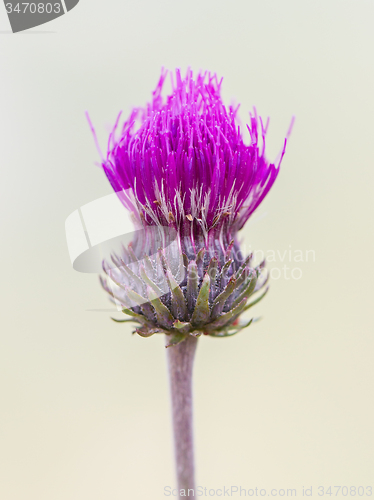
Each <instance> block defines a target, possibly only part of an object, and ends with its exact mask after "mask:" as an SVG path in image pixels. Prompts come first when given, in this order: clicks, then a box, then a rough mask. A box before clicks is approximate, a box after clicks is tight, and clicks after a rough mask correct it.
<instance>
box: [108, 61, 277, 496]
mask: <svg viewBox="0 0 374 500" xmlns="http://www.w3.org/2000/svg"><path fill="white" fill-rule="evenodd" d="M166 76H167V73H166V72H163V73H162V74H161V78H160V80H159V82H158V85H157V87H156V89H155V90H154V92H153V98H152V101H151V103H150V104H148V105H147V107H146V108H141V109H134V110H133V111H132V113H131V114H130V117H129V118H128V119H127V120H126V121H125V122H124V124H123V126H122V129H121V131H120V133H118V121H119V118H118V120H117V123H116V125H115V127H114V129H113V131H112V134H111V135H110V138H109V150H108V154H107V158H106V160H105V161H103V165H102V166H103V169H104V171H105V174H106V176H107V177H108V179H109V181H110V183H111V185H112V187H113V189H114V190H115V191H116V193H117V195H118V197H119V198H120V200H121V201H122V203H123V204H124V206H125V207H126V208H127V209H128V210H129V211H130V212H131V214H132V218H133V221H134V224H135V229H136V231H135V233H134V238H133V241H132V243H130V245H129V246H128V247H127V248H125V247H123V250H122V252H121V253H120V254H118V255H117V254H113V255H112V263H110V262H104V263H103V269H104V271H105V273H106V275H107V278H101V281H102V285H103V287H104V288H105V289H106V290H107V292H108V293H109V294H110V296H111V299H112V300H113V301H115V302H116V303H117V304H119V305H120V307H121V308H122V310H123V312H124V313H126V314H128V315H129V316H130V317H131V318H130V319H125V320H115V321H121V322H122V321H134V322H136V323H137V324H138V326H137V328H136V330H135V331H136V332H137V333H138V334H139V335H141V336H143V337H149V336H150V335H153V334H155V333H164V334H166V338H167V345H166V346H167V347H171V346H172V348H171V349H168V351H167V352H168V364H169V374H170V387H171V400H172V412H173V426H174V442H175V457H176V470H177V478H178V487H179V494H180V498H184V497H186V496H190V491H191V490H192V492H191V493H192V495H194V494H195V489H194V459H193V436H192V434H193V433H192V382H191V381H192V366H193V359H194V354H195V350H196V344H197V337H199V336H200V335H202V334H205V335H211V336H215V337H224V336H231V335H233V334H235V333H236V332H238V331H239V330H241V329H242V328H244V327H246V326H248V325H249V324H250V323H251V321H252V320H250V321H247V322H240V320H239V316H240V315H241V314H242V313H243V312H244V311H246V310H247V309H249V308H250V307H252V306H253V305H254V304H256V303H257V302H258V301H259V300H261V298H262V297H263V296H264V295H265V293H266V291H267V288H266V289H265V290H264V291H261V292H260V290H262V289H264V287H265V285H266V281H267V280H266V277H264V275H263V274H262V272H261V271H262V269H263V266H264V263H262V264H260V265H259V266H257V267H253V265H252V256H251V255H249V256H246V257H244V256H243V255H242V254H241V252H240V248H239V243H238V237H237V235H238V231H239V230H240V229H241V228H242V227H243V226H244V224H245V222H246V221H247V220H248V218H249V217H250V215H251V214H252V213H253V212H254V210H256V208H257V207H258V206H259V204H260V203H261V202H262V200H263V199H264V197H265V196H266V194H267V193H268V192H269V190H270V188H271V186H272V185H273V184H274V181H275V179H276V177H277V175H278V172H279V166H280V163H281V161H282V158H283V155H284V152H285V147H286V142H285V144H284V147H283V150H282V151H281V154H280V158H279V161H278V162H277V163H276V164H275V163H274V164H273V163H269V162H268V161H267V160H266V158H265V135H266V129H267V125H268V124H266V126H264V125H263V122H262V120H261V118H258V117H257V114H256V112H254V115H253V116H251V117H250V124H249V125H247V129H248V132H249V143H248V144H246V143H245V141H244V139H243V136H242V132H241V129H240V126H239V122H238V118H237V112H238V108H233V107H231V106H230V107H228V108H226V107H225V105H224V104H223V102H222V98H221V85H222V80H220V81H218V79H217V76H216V75H212V74H210V73H199V74H198V75H197V76H196V78H195V79H194V78H193V74H192V71H190V70H188V71H187V74H186V77H185V78H184V79H182V77H181V75H180V72H179V71H178V70H177V71H176V73H175V79H173V75H171V82H172V92H171V94H170V95H169V96H168V97H166V98H164V97H163V96H162V89H163V86H164V82H165V78H166ZM259 135H260V140H259ZM256 292H260V294H259V295H258V296H257V298H256V299H254V300H251V301H249V299H250V297H252V295H253V294H255V293H256Z"/></svg>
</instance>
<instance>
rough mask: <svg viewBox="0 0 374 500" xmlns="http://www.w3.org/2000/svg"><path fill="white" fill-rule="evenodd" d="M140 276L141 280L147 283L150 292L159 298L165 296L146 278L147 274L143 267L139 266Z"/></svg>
mask: <svg viewBox="0 0 374 500" xmlns="http://www.w3.org/2000/svg"><path fill="white" fill-rule="evenodd" d="M140 276H141V278H142V280H143V281H144V282H145V283H147V285H148V286H150V287H151V288H152V290H153V291H154V292H155V293H156V294H157V296H158V297H161V296H162V295H165V292H163V291H162V290H161V288H159V287H158V286H157V285H156V283H153V281H152V280H151V279H150V278H149V277H148V276H147V273H146V272H145V269H144V266H140Z"/></svg>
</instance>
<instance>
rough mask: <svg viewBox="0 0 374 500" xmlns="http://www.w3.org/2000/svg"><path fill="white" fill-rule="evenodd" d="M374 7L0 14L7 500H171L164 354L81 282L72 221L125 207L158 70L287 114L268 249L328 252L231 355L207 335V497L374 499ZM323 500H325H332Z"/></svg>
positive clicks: (274, 137) (256, 243)
mask: <svg viewBox="0 0 374 500" xmlns="http://www.w3.org/2000/svg"><path fill="white" fill-rule="evenodd" d="M373 16H374V4H373V2H372V1H369V0H367V1H365V0H355V1H353V0H351V1H346V0H340V1H337V0H334V1H332V0H323V1H322V0H313V1H309V0H308V1H305V0H304V1H300V0H284V1H279V0H262V1H252V0H247V1H232V2H228V1H222V0H214V1H213V0H201V1H197V0H190V1H188V2H187V1H182V0H160V1H157V2H156V1H150V0H137V1H135V0H130V1H119V0H110V1H105V2H104V1H99V0H89V1H88V0H81V2H80V3H79V5H78V6H77V7H76V8H75V9H74V10H72V11H71V12H70V13H69V14H68V15H66V16H63V17H61V18H60V19H57V20H55V21H53V22H52V23H50V24H48V25H44V26H41V27H39V28H35V29H34V30H33V31H34V32H35V33H34V34H31V33H21V34H18V35H13V34H10V33H9V30H10V27H9V24H8V20H7V18H6V15H5V9H4V8H3V6H2V5H0V31H1V34H0V72H1V74H0V158H1V159H0V161H1V176H2V180H1V197H0V200H1V223H2V228H1V234H2V242H1V254H2V259H1V262H2V270H1V284H2V295H1V306H2V313H1V349H0V384H1V393H0V405H1V425H0V436H1V437H0V443H1V444H0V457H1V466H0V474H1V477H0V499H4V500H120V499H125V498H131V499H134V500H137V499H139V500H145V499H150V498H152V499H162V498H165V497H164V495H163V487H164V486H165V485H173V484H174V476H173V466H172V444H171V437H170V419H169V407H168V404H169V403H168V391H167V379H166V370H165V359H164V356H165V353H164V347H163V339H162V338H160V337H156V336H155V337H152V338H151V339H148V340H145V339H141V338H138V337H132V336H131V335H130V329H129V328H127V327H125V326H122V325H118V324H114V323H113V322H111V321H110V319H109V313H105V312H89V311H88V310H89V309H95V308H96V309H105V308H107V307H110V306H109V304H108V302H107V298H106V296H105V294H104V292H102V290H101V289H100V287H99V285H98V280H97V277H96V276H94V275H84V274H79V273H77V272H75V271H73V269H72V268H71V265H70V262H69V257H68V253H67V248H66V241H65V233H64V222H65V219H66V217H67V216H68V215H69V214H70V213H71V212H73V211H74V210H76V209H77V208H78V207H80V206H81V205H83V204H85V203H88V202H90V201H92V200H94V199H96V198H97V197H100V196H103V195H105V194H108V193H110V192H111V189H110V187H109V185H108V183H107V181H106V179H105V178H104V175H103V174H102V172H101V171H100V169H99V168H97V167H96V166H95V165H94V162H95V161H96V160H97V159H98V155H97V153H96V150H95V146H94V144H93V141H92V137H91V134H90V131H89V128H88V126H87V123H86V121H85V118H84V111H85V110H89V111H90V113H91V117H92V119H93V121H94V123H95V125H96V127H97V129H98V133H99V137H100V140H101V142H102V145H103V147H104V148H105V142H106V137H107V131H106V130H107V129H106V127H108V126H109V125H111V124H112V123H113V122H114V120H115V117H116V115H117V113H118V111H119V110H120V109H123V110H124V112H125V113H128V112H129V110H130V108H131V106H132V105H142V104H144V103H145V102H146V101H147V100H148V99H149V98H150V91H151V89H152V88H153V87H154V85H155V83H156V81H157V79H158V76H159V71H160V68H161V66H162V65H164V66H166V67H168V68H175V67H176V66H180V67H181V68H182V69H183V70H185V69H186V67H187V66H188V65H191V66H192V68H193V69H195V70H198V69H199V68H202V69H210V70H213V71H217V72H218V74H219V75H221V76H224V79H225V80H224V86H223V90H224V96H225V98H226V99H227V101H228V102H229V101H230V99H231V98H235V99H236V100H237V101H238V102H241V103H242V107H241V116H242V118H243V119H245V118H246V111H247V110H250V109H251V107H252V106H253V105H256V106H257V108H258V110H259V112H260V113H261V114H262V115H263V116H265V117H266V116H267V115H270V116H271V122H270V132H269V139H268V145H269V148H268V152H269V157H270V158H274V157H275V156H276V154H277V152H278V150H279V149H280V147H281V145H282V141H283V137H284V134H285V132H286V130H287V127H288V124H289V121H290V118H291V115H292V114H295V115H296V125H295V128H294V132H293V134H292V137H291V141H290V143H289V148H288V151H287V154H286V157H285V160H284V163H283V166H282V172H281V174H280V177H279V178H278V180H277V182H276V184H275V186H274V188H273V190H272V192H271V194H270V196H269V197H268V199H267V200H266V201H265V203H264V204H263V205H262V207H261V209H260V210H259V212H258V213H257V214H256V215H255V217H254V220H253V223H251V224H249V225H248V227H247V229H246V231H245V242H246V244H247V245H251V246H252V248H254V249H264V250H265V251H266V250H274V251H276V252H277V251H279V252H280V253H281V255H283V253H284V251H286V250H287V251H288V250H289V248H290V245H291V250H295V249H299V250H302V252H304V253H305V251H306V250H314V251H315V262H313V261H311V260H309V262H304V263H294V262H289V259H288V257H286V260H285V262H283V263H282V262H280V259H279V258H278V261H277V262H272V263H270V264H269V265H270V266H272V267H282V266H283V265H285V264H286V265H288V266H290V267H300V269H301V270H302V273H303V274H302V278H301V279H299V280H292V279H291V280H287V279H285V277H282V278H281V279H279V280H273V282H272V286H271V292H270V294H269V295H268V297H267V298H266V300H264V302H263V303H261V304H260V305H258V307H257V308H256V311H255V313H256V314H257V315H261V316H263V320H262V321H261V322H260V323H258V324H256V325H255V326H253V327H251V328H249V329H248V330H247V331H244V332H242V333H241V334H239V335H238V336H237V337H234V338H232V339H217V340H214V339H210V338H204V339H202V340H201V341H199V344H200V345H199V347H198V354H197V359H196V371H195V396H196V401H195V403H196V414H195V416H196V419H195V423H196V449H197V450H196V451H197V459H196V461H197V469H198V473H197V479H198V484H200V485H203V486H207V487H209V488H220V487H222V486H230V485H232V484H234V485H241V486H242V487H245V488H247V489H248V488H255V487H258V488H266V489H267V491H269V489H270V488H272V487H273V488H297V491H298V496H299V497H300V496H301V495H302V487H303V486H305V487H310V486H313V496H314V497H317V496H318V495H317V487H318V486H320V485H324V486H325V487H328V486H329V485H333V486H334V485H347V486H360V485H362V486H368V485H372V486H374V474H373V470H374V459H373V446H374V430H373V417H374V405H373V397H374V395H373V348H374V340H373V333H374V331H373V319H372V309H373V292H372V289H373V278H374V276H373V265H372V261H373V254H374V248H373V242H374V239H373V233H372V231H373V201H372V198H373V187H374V183H373V181H374V174H373V171H374V169H373V166H374V165H373V158H374V147H373V143H374V142H373V134H374V127H373V123H374V121H373V114H374V105H373V104H374V100H373V86H374V85H373V84H374V66H373V47H374V30H373ZM325 498H326V497H325Z"/></svg>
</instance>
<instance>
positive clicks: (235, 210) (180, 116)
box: [103, 70, 286, 246]
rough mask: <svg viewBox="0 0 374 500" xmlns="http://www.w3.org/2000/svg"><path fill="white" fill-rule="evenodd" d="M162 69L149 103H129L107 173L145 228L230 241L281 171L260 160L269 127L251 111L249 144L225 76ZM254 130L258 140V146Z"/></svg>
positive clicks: (111, 149) (113, 141) (111, 142)
mask: <svg viewBox="0 0 374 500" xmlns="http://www.w3.org/2000/svg"><path fill="white" fill-rule="evenodd" d="M167 74H168V72H167V71H165V72H162V74H161V77H160V80H159V82H158V84H157V86H156V89H155V90H154V92H153V98H152V101H151V103H149V104H148V105H147V107H146V108H140V109H134V110H133V111H132V113H131V114H130V116H129V118H128V119H127V120H126V121H125V123H124V124H123V126H122V131H121V133H120V134H119V137H118V136H117V135H118V134H117V129H118V120H117V123H116V125H115V127H114V130H113V132H112V134H111V136H110V139H109V151H108V154H107V159H106V161H105V162H103V168H104V171H105V173H106V175H107V177H108V179H109V181H110V183H111V185H112V187H113V189H114V190H115V191H116V192H117V194H118V196H119V197H120V199H121V201H122V203H123V204H124V205H125V206H126V207H127V208H128V209H129V210H130V211H131V212H132V213H133V215H134V217H135V220H136V221H137V222H138V223H139V224H142V225H143V226H148V225H151V226H152V225H162V226H172V227H174V228H175V229H176V231H177V232H178V234H179V236H180V239H181V241H185V240H186V238H189V239H192V240H193V241H199V242H203V241H205V246H206V244H207V242H208V240H210V241H211V239H214V240H220V241H221V243H222V244H227V243H228V242H229V241H231V240H232V238H235V235H236V233H237V231H238V230H239V229H241V228H242V227H243V226H244V224H245V222H246V221H247V220H248V218H249V217H250V215H251V214H252V213H253V212H254V210H256V208H257V207H258V206H259V204H260V203H261V202H262V200H263V199H264V197H265V196H266V194H267V193H268V192H269V190H270V188H271V186H272V185H273V184H274V181H275V179H276V177H277V175H278V172H279V166H280V163H281V160H282V158H283V155H284V152H285V146H286V142H285V144H284V148H283V151H282V152H281V155H280V160H279V162H278V163H277V165H275V164H273V163H269V162H268V161H267V160H266V158H265V135H266V130H267V124H266V126H264V125H263V122H262V120H261V118H258V117H257V114H256V112H255V113H254V116H251V117H250V125H247V129H248V132H249V141H248V144H246V143H245V142H244V139H243V136H242V131H241V129H240V126H239V124H238V119H237V111H238V107H237V108H235V109H234V108H233V107H232V106H229V107H228V108H227V107H226V106H225V105H224V104H223V101H222V97H221V85H222V79H221V80H218V78H217V76H216V75H215V74H210V73H208V72H205V73H199V74H198V75H197V76H196V78H194V77H193V73H192V71H191V70H188V71H187V74H186V77H185V78H184V79H183V78H182V77H181V74H180V71H179V70H176V72H175V79H174V78H173V75H172V74H171V75H170V76H171V81H172V92H171V94H170V95H168V96H167V97H163V96H162V90H163V86H164V82H165V79H166V76H167ZM259 132H260V135H261V141H260V142H261V144H259Z"/></svg>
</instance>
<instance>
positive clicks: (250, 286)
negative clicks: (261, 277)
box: [232, 270, 257, 307]
mask: <svg viewBox="0 0 374 500" xmlns="http://www.w3.org/2000/svg"><path fill="white" fill-rule="evenodd" d="M256 283H257V273H256V271H255V270H253V272H252V277H251V279H250V281H249V282H248V284H247V285H246V287H245V288H244V290H243V291H242V292H241V294H240V295H239V296H238V297H237V298H236V299H235V300H234V302H233V304H232V306H233V307H235V306H237V305H238V304H239V302H241V301H242V300H243V299H245V300H246V301H247V300H248V298H249V297H250V296H251V295H252V293H253V290H254V289H255V286H256Z"/></svg>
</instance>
